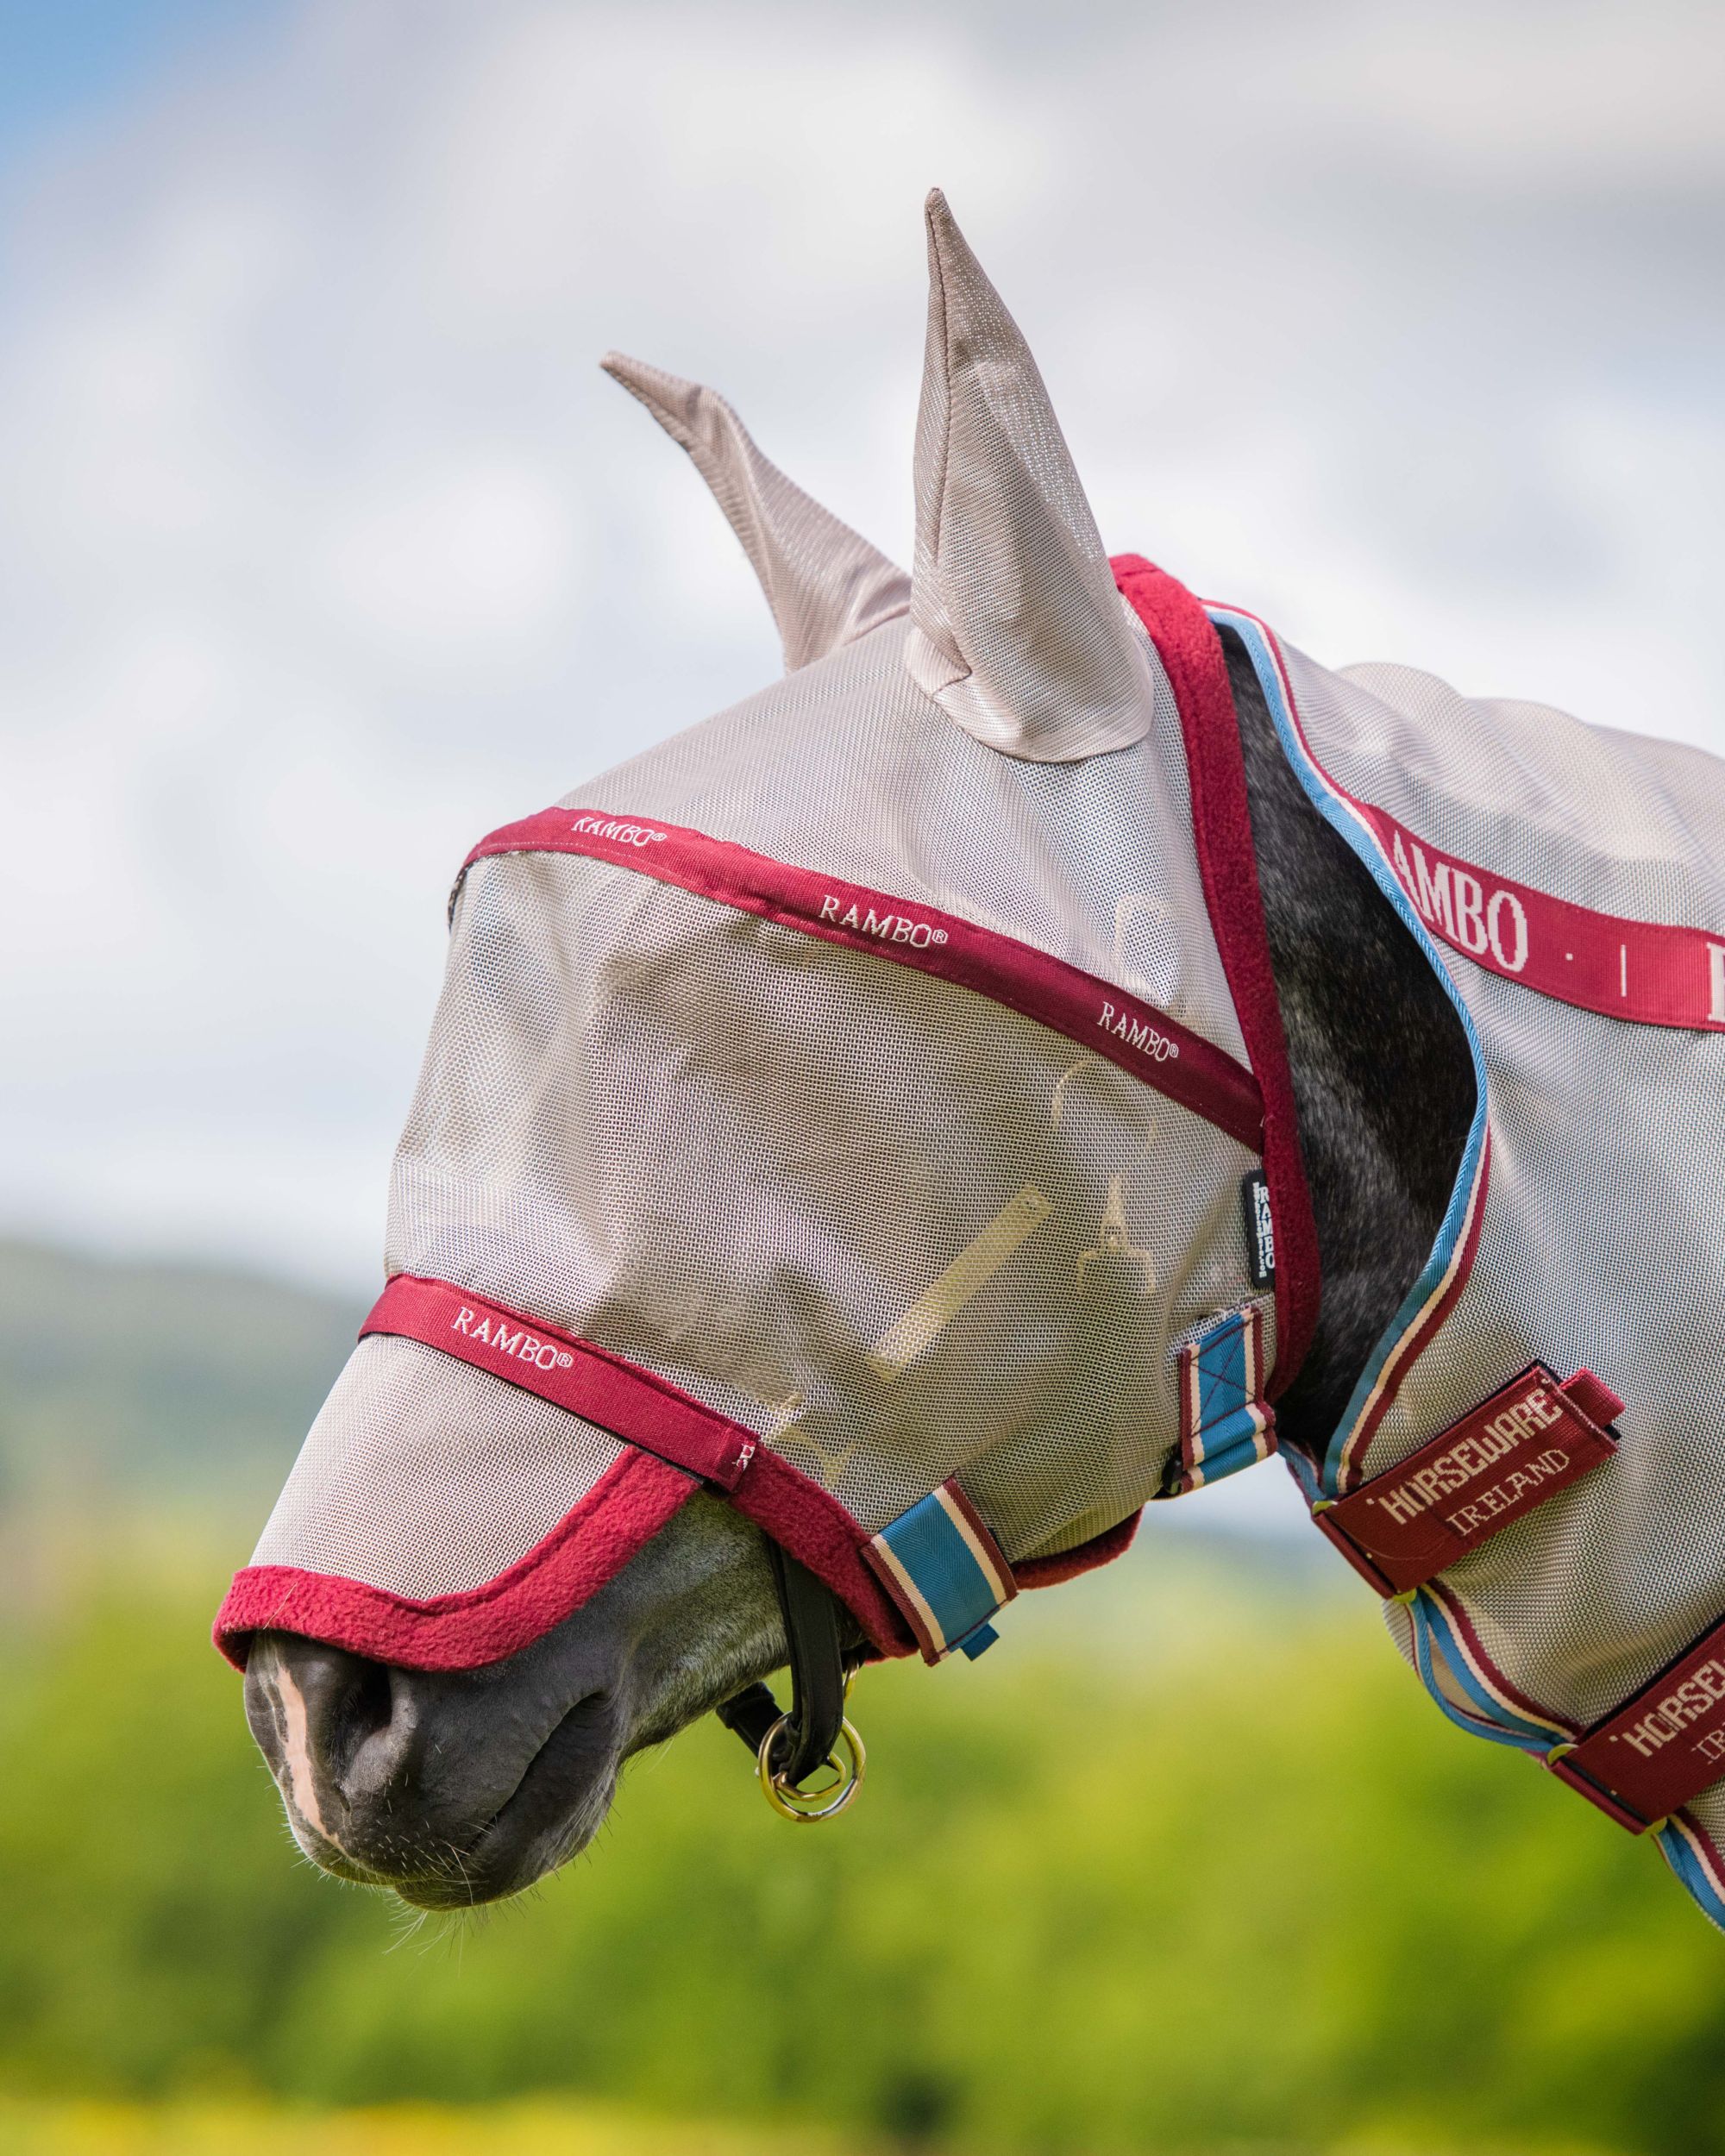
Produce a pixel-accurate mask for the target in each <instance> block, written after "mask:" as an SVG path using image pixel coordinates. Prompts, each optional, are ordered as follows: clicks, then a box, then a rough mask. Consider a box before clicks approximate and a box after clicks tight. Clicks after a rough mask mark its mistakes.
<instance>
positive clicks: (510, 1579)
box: [215, 1450, 698, 1670]
mask: <svg viewBox="0 0 1725 2156" xmlns="http://www.w3.org/2000/svg"><path fill="white" fill-rule="evenodd" d="M697 1487H698V1485H697V1483H696V1482H695V1481H694V1479H693V1476H687V1475H685V1474H684V1473H682V1471H681V1470H680V1469H678V1468H674V1467H668V1466H667V1465H666V1463H664V1461H662V1460H659V1459H655V1457H653V1455H652V1454H651V1453H650V1452H640V1451H632V1450H631V1451H628V1452H625V1453H624V1456H623V1457H622V1458H621V1459H620V1460H618V1461H616V1462H614V1463H612V1466H610V1467H609V1468H607V1469H606V1470H605V1473H604V1474H603V1475H602V1476H600V1477H599V1480H598V1482H595V1483H594V1484H593V1488H592V1489H590V1490H589V1491H588V1492H587V1494H586V1496H585V1497H583V1498H582V1499H581V1501H580V1503H579V1504H578V1505H576V1506H575V1507H574V1508H573V1509H572V1510H571V1511H569V1512H568V1513H566V1514H564V1516H563V1518H562V1519H561V1520H559V1521H558V1523H557V1525H556V1526H555V1527H553V1528H552V1530H551V1532H550V1533H549V1534H548V1535H546V1536H545V1537H544V1539H543V1540H542V1541H540V1542H537V1543H536V1544H535V1545H534V1546H533V1548H532V1549H530V1551H528V1552H527V1554H526V1555H525V1557H520V1558H518V1559H517V1561H516V1563H515V1564H511V1566H510V1568H509V1570H507V1571H506V1572H499V1575H498V1576H497V1577H496V1578H495V1579H493V1580H488V1581H486V1583H485V1585H484V1586H483V1587H474V1588H469V1589H467V1590H466V1591H465V1592H463V1593H461V1594H459V1595H433V1596H431V1597H430V1598H428V1599H426V1600H423V1601H417V1600H415V1599H413V1598H412V1597H411V1596H408V1595H392V1594H391V1593H389V1592H388V1590H387V1589H384V1588H381V1587H371V1586H368V1585H367V1583H366V1582H364V1581H363V1580H350V1579H344V1578H342V1576H340V1575H339V1574H337V1573H333V1572H310V1571H306V1570H302V1569H301V1568H300V1567H299V1566H298V1565H289V1564H255V1565H248V1566H247V1567H246V1569H245V1570H243V1571H241V1572H236V1573H235V1576H234V1583H233V1585H232V1586H231V1587H230V1588H229V1590H228V1594H227V1598H226V1600H225V1601H223V1604H222V1607H221V1608H220V1609H219V1610H218V1611H217V1612H216V1624H215V1640H216V1646H217V1647H218V1648H220V1650H221V1651H222V1652H223V1654H224V1655H226V1657H227V1658H228V1659H229V1662H231V1663H232V1664H234V1666H235V1669H238V1670H243V1669H244V1668H245V1666H246V1656H247V1653H248V1651H249V1648H250V1645H251V1635H252V1634H253V1633H254V1632H295V1633H303V1634H304V1637H305V1638H306V1639H322V1640H324V1641H326V1642H327V1643H328V1644H329V1645H330V1646H333V1647H345V1648H347V1650H348V1652H349V1653H352V1654H363V1655H369V1656H370V1657H372V1658H373V1659H374V1660H376V1661H379V1662H392V1663H396V1664H399V1665H400V1666H401V1667H402V1668H403V1669H408V1670H471V1669H475V1668H477V1667H478V1666H479V1665H480V1664H481V1663H485V1662H500V1661H501V1660H502V1659H503V1658H504V1656H505V1655H508V1654H514V1653H517V1651H519V1650H520V1649H521V1648H523V1647H524V1646H527V1645H530V1644H531V1642H532V1641H534V1640H535V1639H542V1638H543V1636H544V1634H545V1633H548V1632H549V1631H550V1629H551V1628H552V1626H554V1625H559V1624H561V1622H562V1620H564V1618H565V1617H567V1616H568V1614H570V1612H571V1611H572V1610H575V1609H579V1608H580V1606H581V1604H582V1603H583V1602H584V1601H587V1600H588V1599H589V1598H590V1597H591V1596H593V1595H596V1594H597V1593H598V1592H599V1589H600V1588H602V1587H603V1586H604V1585H605V1582H606V1581H607V1580H610V1579H612V1578H614V1577H615V1576H616V1575H617V1574H618V1572H620V1571H621V1570H623V1568H624V1565H625V1564H628V1562H629V1560H630V1557H633V1556H634V1555H635V1553H636V1552H637V1550H639V1549H641V1548H642V1546H643V1545H644V1544H645V1543H647V1542H649V1540H650V1539H652V1537H653V1536H655V1534H657V1533H658V1532H659V1530H660V1529H661V1528H662V1526H664V1525H665V1524H666V1522H667V1521H668V1520H669V1519H671V1517H672V1516H673V1514H675V1513H676V1512H677V1511H678V1510H679V1509H680V1507H681V1506H682V1505H683V1504H684V1503H685V1501H687V1499H688V1498H690V1497H691V1496H693V1494H694V1491H695V1489H697Z"/></svg>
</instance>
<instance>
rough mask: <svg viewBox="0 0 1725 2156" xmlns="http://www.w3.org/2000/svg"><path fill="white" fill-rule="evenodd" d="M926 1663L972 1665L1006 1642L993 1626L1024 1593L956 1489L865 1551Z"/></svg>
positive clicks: (934, 1496) (934, 1493)
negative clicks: (958, 1657) (958, 1656)
mask: <svg viewBox="0 0 1725 2156" xmlns="http://www.w3.org/2000/svg"><path fill="white" fill-rule="evenodd" d="M862 1554H863V1555H864V1557H867V1558H868V1560H869V1564H870V1565H871V1566H872V1567H873V1568H874V1570H875V1574H876V1576H878V1578H879V1579H880V1582H881V1585H882V1586H883V1587H884V1588H885V1589H886V1590H887V1592H888V1594H889V1595H891V1596H892V1598H893V1600H894V1601H895V1602H896V1603H897V1604H898V1606H899V1608H900V1610H901V1611H902V1612H903V1613H904V1616H905V1619H906V1622H907V1623H908V1624H909V1626H910V1627H911V1630H912V1631H913V1633H915V1634H916V1638H917V1644H918V1645H919V1646H920V1647H921V1649H922V1652H923V1659H924V1660H925V1662H939V1661H941V1660H943V1659H944V1658H945V1657H946V1656H947V1655H949V1654H950V1653H951V1651H952V1650H953V1649H954V1648H955V1647H957V1649H958V1650H959V1651H960V1652H961V1653H963V1654H965V1655H967V1656H969V1658H971V1659H972V1660H974V1659H975V1657H976V1656H978V1655H979V1654H981V1653H982V1651H983V1650H984V1649H985V1648H987V1647H991V1646H993V1645H994V1641H995V1639H997V1638H998V1637H999V1634H998V1633H996V1632H995V1630H994V1626H992V1625H991V1624H990V1623H989V1622H988V1620H989V1619H990V1618H991V1617H992V1616H993V1615H994V1613H995V1611H996V1610H998V1609H1000V1608H1004V1606H1005V1605H1006V1604H1007V1602H1009V1601H1011V1600H1012V1599H1013V1595H1016V1594H1017V1592H1018V1587H1017V1585H1016V1583H1015V1582H1014V1581H1013V1572H1012V1567H1011V1566H1010V1565H1009V1564H1007V1560H1006V1558H1005V1557H1003V1556H1002V1555H1001V1553H1000V1546H999V1545H998V1544H997V1543H996V1542H995V1540H994V1537H993V1536H992V1535H991V1534H990V1533H989V1532H988V1529H987V1528H986V1527H985V1526H983V1525H982V1521H981V1520H979V1519H978V1518H977V1516H976V1513H975V1508H974V1507H972V1505H971V1503H970V1501H969V1499H968V1498H967V1497H966V1496H965V1495H964V1493H963V1490H961V1489H959V1487H958V1485H957V1482H943V1483H942V1484H941V1486H940V1488H939V1489H936V1490H931V1491H930V1493H929V1494H928V1495H927V1496H926V1497H924V1498H921V1499H919V1501H918V1502H917V1503H916V1504H914V1505H913V1506H912V1507H911V1508H910V1510H909V1511H908V1512H906V1513H901V1514H900V1515H899V1517H898V1518H897V1519H896V1520H894V1521H892V1523H891V1524H890V1525H889V1526H885V1527H883V1528H882V1529H881V1532H880V1533H879V1534H877V1535H876V1536H875V1538H874V1539H873V1540H872V1541H869V1542H868V1543H866V1544H864V1545H863V1551H862Z"/></svg>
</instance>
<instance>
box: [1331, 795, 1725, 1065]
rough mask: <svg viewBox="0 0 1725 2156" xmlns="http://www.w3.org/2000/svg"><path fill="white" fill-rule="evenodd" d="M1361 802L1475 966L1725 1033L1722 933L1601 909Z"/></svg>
mask: <svg viewBox="0 0 1725 2156" xmlns="http://www.w3.org/2000/svg"><path fill="white" fill-rule="evenodd" d="M1358 807H1359V809H1360V811H1361V812H1362V813H1363V814H1364V816H1365V818H1367V820H1368V821H1369V822H1370V824H1371V828H1372V830H1373V831H1374V832H1375V834H1376V835H1377V842H1378V843H1379V845H1381V846H1382V847H1383V854H1384V858H1385V859H1386V860H1387V861H1388V862H1389V865H1390V867H1391V868H1394V869H1395V871H1396V875H1397V876H1398V877H1399V878H1400V879H1401V881H1402V888H1403V889H1404V890H1405V891H1406V892H1407V893H1408V897H1409V898H1410V899H1412V900H1413V903H1414V909H1415V912H1417V913H1418V914H1419V916H1420V918H1421V920H1422V921H1423V922H1424V923H1425V924H1426V926H1427V928H1428V929H1430V930H1431V931H1432V933H1433V935H1434V936H1440V937H1442V938H1443V940H1444V941H1445V943H1447V944H1448V945H1449V946H1450V948H1451V949H1452V950H1458V951H1459V952H1460V953H1461V954H1462V956H1464V957H1465V958H1471V959H1472V961H1473V962H1474V964H1475V965H1477V966H1484V968H1486V970H1487V971H1488V972H1490V973H1495V974H1500V975H1502V977H1503V979H1504V980H1505V981H1520V982H1521V986H1522V987H1524V988H1532V989H1533V990H1534V992H1535V993H1537V994H1540V995H1543V996H1550V997H1551V998H1552V999H1553V1000H1554V1001H1555V1002H1558V1003H1570V1004H1573V1005H1574V1006H1576V1007H1577V1008H1578V1010H1583V1011H1596V1012H1598V1013H1599V1014H1600V1016H1601V1017H1603V1018H1626V1019H1631V1020H1634V1022H1636V1023H1637V1024H1639V1025H1675V1026H1683V1027H1687V1028H1690V1029H1691V1030H1702V1031H1709V1032H1719V1031H1725V942H1722V941H1720V939H1719V938H1718V937H1716V936H1709V934H1708V933H1707V931H1705V930H1704V929H1698V928H1678V927H1674V926H1672V925H1669V924H1664V923H1660V922H1657V921H1632V920H1628V919H1626V918H1623V917H1622V915H1620V914H1616V913H1596V912H1594V910H1593V909H1592V907H1591V906H1576V905H1574V904H1573V903H1572V902H1571V900H1570V899H1559V898H1554V897H1553V895H1552V893H1550V892H1548V891H1536V890H1535V889H1534V887H1533V885H1532V884H1528V883H1517V882H1516V881H1515V879H1514V878H1513V877H1510V876H1503V875H1500V874H1498V873H1497V871H1496V869H1495V868H1478V867H1477V866H1476V865H1475V864H1474V863H1473V862H1470V861H1463V860H1461V859H1460V858H1459V857H1458V856H1457V855H1455V854H1446V853H1441V852H1440V851H1439V849H1438V848H1437V847H1435V846H1434V845H1433V844H1432V843H1431V841H1430V840H1429V839H1425V838H1419V837H1415V834H1414V833H1413V832H1412V831H1410V830H1408V827H1407V825H1406V824H1398V823H1397V822H1396V818H1394V817H1393V816H1391V815H1389V813H1388V812H1386V811H1384V810H1383V809H1381V808H1377V807H1374V806H1373V805H1372V804H1371V802H1370V801H1362V802H1360V803H1359V804H1358Z"/></svg>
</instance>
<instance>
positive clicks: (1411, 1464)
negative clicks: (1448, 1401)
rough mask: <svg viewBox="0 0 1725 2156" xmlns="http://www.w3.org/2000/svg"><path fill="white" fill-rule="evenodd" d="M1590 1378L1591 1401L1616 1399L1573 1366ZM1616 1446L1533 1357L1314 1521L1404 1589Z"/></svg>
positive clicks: (1586, 1392)
mask: <svg viewBox="0 0 1725 2156" xmlns="http://www.w3.org/2000/svg"><path fill="white" fill-rule="evenodd" d="M1584 1377H1585V1378H1587V1384H1586V1385H1585V1386H1582V1385H1578V1384H1577V1379H1571V1381H1570V1382H1571V1384H1572V1385H1577V1391H1578V1392H1579V1393H1580V1394H1581V1396H1582V1397H1583V1398H1584V1399H1586V1400H1587V1401H1589V1402H1590V1404H1592V1405H1596V1406H1597V1405H1601V1404H1603V1403H1606V1402H1609V1401H1611V1400H1612V1399H1613V1397H1614V1396H1613V1395H1611V1394H1610V1393H1609V1391H1608V1390H1607V1388H1605V1387H1604V1386H1603V1385H1601V1384H1600V1383H1599V1381H1598V1380H1597V1379H1596V1378H1592V1377H1590V1376H1589V1375H1588V1373H1585V1372H1578V1373H1577V1378H1578V1379H1579V1378H1584ZM1616 1449H1617V1447H1616V1441H1615V1438H1612V1437H1611V1436H1610V1435H1609V1433H1608V1432H1606V1431H1604V1430H1602V1429H1601V1428H1600V1427H1599V1426H1598V1425H1597V1424H1596V1423H1595V1422H1594V1421H1592V1420H1590V1417H1589V1416H1588V1415H1587V1414H1585V1413H1584V1412H1583V1410H1582V1408H1581V1407H1579V1406H1578V1404H1577V1399H1576V1396H1575V1395H1574V1394H1572V1393H1571V1392H1570V1391H1568V1390H1567V1389H1566V1388H1565V1387H1564V1386H1562V1385H1560V1384H1559V1382H1558V1381H1557V1379H1556V1378H1555V1377H1553V1375H1552V1373H1551V1372H1550V1371H1549V1370H1548V1369H1546V1367H1545V1365H1544V1364H1543V1363H1533V1364H1532V1365H1531V1366H1530V1367H1529V1368H1528V1369H1525V1370H1523V1371H1522V1373H1521V1376H1519V1377H1517V1378H1515V1380H1513V1382H1510V1383H1509V1384H1508V1385H1506V1386H1504V1388H1502V1391H1501V1392H1496V1393H1494V1394H1493V1395H1491V1397H1490V1400H1487V1401H1482V1402H1481V1403H1480V1405H1479V1406H1478V1407H1476V1408H1474V1409H1473V1410H1472V1411H1471V1413H1468V1414H1465V1415H1464V1416H1463V1417H1462V1418H1461V1420H1459V1421H1458V1422H1452V1424H1451V1425H1450V1426H1449V1428H1448V1429H1447V1430H1446V1431H1444V1432H1442V1433H1441V1434H1440V1436H1438V1437H1435V1438H1433V1439H1432V1440H1431V1442H1430V1443H1429V1444H1428V1445H1421V1447H1420V1450H1419V1451H1417V1452H1414V1453H1410V1454H1409V1456H1408V1458H1406V1459H1405V1460H1403V1461H1402V1462H1400V1463H1399V1464H1398V1465H1396V1466H1395V1467H1393V1468H1390V1469H1389V1470H1386V1471H1385V1472H1384V1473H1383V1474H1382V1475H1375V1476H1373V1477H1372V1478H1371V1481H1370V1482H1367V1483H1366V1484H1364V1487H1363V1488H1362V1489H1357V1490H1355V1491H1354V1493H1353V1494H1352V1496H1349V1497H1344V1498H1341V1499H1339V1501H1337V1502H1336V1503H1334V1504H1333V1505H1329V1506H1326V1507H1324V1509H1323V1510H1322V1511H1320V1512H1319V1513H1318V1514H1316V1519H1317V1523H1318V1525H1319V1526H1320V1527H1321V1528H1322V1529H1323V1531H1324V1532H1325V1533H1326V1534H1327V1535H1328V1536H1329V1538H1330V1539H1331V1540H1332V1541H1333V1542H1335V1543H1336V1544H1337V1546H1338V1547H1339V1548H1340V1549H1341V1550H1342V1551H1343V1554H1344V1555H1345V1556H1346V1557H1348V1558H1349V1560H1350V1562H1351V1563H1353V1564H1355V1569H1356V1570H1360V1571H1363V1572H1364V1574H1365V1576H1366V1577H1368V1578H1369V1579H1371V1580H1372V1584H1373V1585H1374V1586H1376V1587H1377V1589H1378V1590H1379V1592H1380V1593H1384V1594H1394V1595H1402V1594H1406V1593H1407V1592H1408V1590H1409V1589H1413V1588H1415V1587H1423V1586H1424V1584H1425V1583H1426V1582H1427V1580H1429V1579H1433V1578H1434V1577H1435V1576H1437V1574H1438V1573H1440V1572H1441V1571H1442V1570H1444V1569H1445V1567H1446V1565H1451V1564H1454V1563H1455V1561H1456V1559H1457V1558H1458V1557H1465V1555H1466V1554H1467V1552H1468V1551H1470V1550H1471V1549H1473V1548H1474V1547H1476V1546H1477V1545H1478V1544H1479V1543H1481V1542H1484V1541H1486V1540H1488V1539H1490V1537H1491V1536H1492V1535H1495V1534H1496V1533H1497V1532H1498V1531H1499V1530H1500V1529H1501V1528H1503V1527H1507V1526H1509V1523H1510V1521H1511V1520H1519V1519H1521V1516H1522V1515H1523V1514H1525V1513H1529V1512H1532V1511H1533V1510H1534V1507H1536V1506H1539V1505H1542V1504H1544V1503H1545V1501H1546V1499H1547V1498H1548V1497H1553V1496H1555V1495H1557V1493H1558V1491H1559V1490H1560V1489H1566V1488H1567V1487H1568V1486H1569V1484H1570V1483H1571V1482H1574V1481H1576V1480H1577V1478H1578V1476H1583V1475H1585V1474H1588V1473H1589V1472H1590V1470H1592V1469H1594V1468H1596V1467H1598V1466H1599V1465H1600V1464H1601V1463H1603V1461H1606V1460H1609V1458H1610V1457H1612V1455H1613V1453H1614V1452H1615V1451H1616ZM1361 1559H1364V1562H1363V1563H1362V1562H1360V1560H1361ZM1374 1575H1376V1576H1375V1577H1374Z"/></svg>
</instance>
